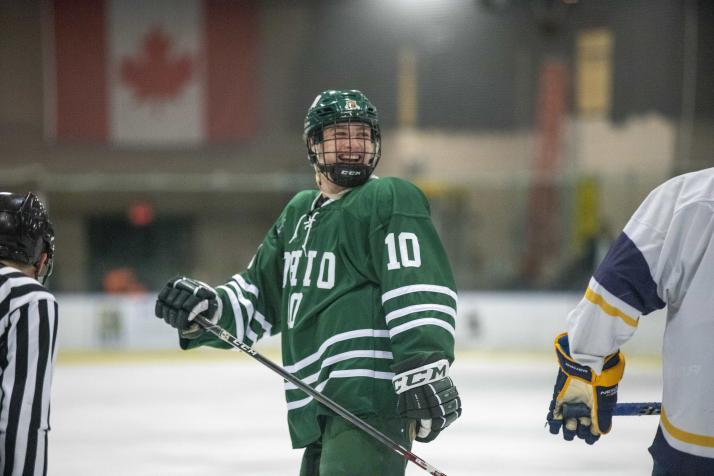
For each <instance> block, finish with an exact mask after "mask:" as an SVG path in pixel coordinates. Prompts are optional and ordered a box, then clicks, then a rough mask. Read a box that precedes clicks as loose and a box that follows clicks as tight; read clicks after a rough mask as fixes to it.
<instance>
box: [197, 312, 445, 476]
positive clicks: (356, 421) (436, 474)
mask: <svg viewBox="0 0 714 476" xmlns="http://www.w3.org/2000/svg"><path fill="white" fill-rule="evenodd" d="M194 321H195V322H197V323H198V324H199V325H200V326H201V327H203V328H204V329H205V330H207V331H208V332H210V333H211V334H213V335H214V336H216V337H218V338H219V339H220V340H222V341H223V342H225V343H227V344H229V345H230V346H231V347H234V348H236V349H238V350H240V351H243V352H245V353H246V354H248V355H250V356H251V357H253V358H254V359H255V360H257V361H258V362H260V363H261V364H263V365H265V366H266V367H268V368H270V370H272V371H273V372H275V373H277V374H279V375H280V376H281V377H282V378H284V379H285V380H287V381H288V382H290V383H291V384H293V385H295V386H296V387H297V388H299V389H300V390H302V391H303V392H305V393H307V394H308V395H310V396H311V397H312V398H314V399H315V400H317V401H318V402H320V403H322V404H323V405H325V406H326V407H327V408H329V409H330V410H332V411H333V412H335V413H337V414H338V415H340V416H341V417H342V418H344V419H345V420H347V421H348V422H350V423H352V424H353V425H354V426H356V427H357V428H359V429H360V430H362V431H364V432H365V433H367V434H369V435H370V436H371V437H372V438H374V439H376V440H377V441H379V442H380V443H382V444H383V445H384V446H387V447H389V448H391V449H392V451H394V452H395V453H397V454H398V455H400V456H402V457H403V458H405V459H406V460H408V461H411V462H412V463H414V464H415V465H417V466H419V467H420V468H422V469H424V470H426V471H427V472H429V474H431V475H432V476H446V474H444V473H442V472H441V471H439V470H438V469H436V468H435V467H433V466H432V465H430V464H429V463H427V462H426V461H424V460H423V459H421V458H420V457H418V456H417V455H415V454H414V453H412V452H411V451H409V450H408V449H406V448H404V447H403V446H402V445H400V444H399V443H397V442H396V441H394V440H392V439H391V438H390V437H388V436H387V435H385V434H384V433H382V432H380V431H379V430H377V429H376V428H374V427H373V426H372V425H370V424H369V423H367V422H365V421H364V420H362V419H361V418H359V417H358V416H356V415H354V414H353V413H351V412H350V411H348V410H347V409H346V408H344V407H342V406H341V405H340V404H339V403H337V402H335V401H333V400H331V399H330V398H328V397H326V396H325V395H323V394H322V393H320V392H318V391H317V390H315V389H314V388H312V387H311V386H309V385H307V384H305V383H303V382H302V380H300V379H298V378H297V377H295V376H293V375H292V374H290V373H289V372H288V371H287V370H285V369H284V368H282V367H280V366H279V365H277V364H276V363H275V362H273V361H272V360H270V359H266V358H265V357H263V356H262V355H260V354H259V353H258V352H256V350H255V349H253V348H252V347H250V346H248V345H246V344H244V343H242V342H241V341H239V340H238V339H236V338H235V337H234V336H233V335H231V333H230V332H228V331H227V330H225V329H223V328H222V327H221V326H218V325H216V324H213V323H212V322H211V321H209V320H208V319H206V318H205V317H203V316H201V315H198V316H196V318H195V319H194Z"/></svg>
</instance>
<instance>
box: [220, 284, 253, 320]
mask: <svg viewBox="0 0 714 476" xmlns="http://www.w3.org/2000/svg"><path fill="white" fill-rule="evenodd" d="M226 286H228V287H229V288H230V289H232V290H233V292H234V293H235V295H236V297H237V298H238V302H239V303H240V304H241V305H242V306H243V309H245V312H246V315H247V316H248V319H246V322H245V327H246V328H248V327H250V321H252V320H253V314H255V308H254V307H253V303H252V302H250V300H249V299H246V297H245V296H243V292H242V291H241V290H240V286H238V284H237V283H236V282H235V281H230V282H228V283H226Z"/></svg>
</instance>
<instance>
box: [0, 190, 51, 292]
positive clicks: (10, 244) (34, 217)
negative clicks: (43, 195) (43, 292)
mask: <svg viewBox="0 0 714 476" xmlns="http://www.w3.org/2000/svg"><path fill="white" fill-rule="evenodd" d="M6 197H7V198H8V200H2V201H1V202H0V259H2V258H5V259H8V260H12V261H17V262H20V263H24V264H29V265H33V266H36V265H37V263H38V261H39V260H40V258H41V256H42V253H47V262H46V268H45V269H46V272H45V273H44V275H42V276H38V279H40V281H41V282H42V283H44V282H45V280H46V279H47V278H48V277H49V276H50V275H51V274H52V268H53V264H54V251H55V244H54V239H55V233H54V227H53V226H52V222H50V220H49V217H48V214H47V211H46V210H45V207H44V205H43V204H42V201H40V199H39V198H37V196H36V195H35V194H34V193H32V192H28V193H27V195H25V196H24V198H21V197H22V196H21V195H15V194H8V195H6ZM20 200H22V202H20ZM18 203H20V205H19V206H17V204H18ZM38 272H39V270H38Z"/></svg>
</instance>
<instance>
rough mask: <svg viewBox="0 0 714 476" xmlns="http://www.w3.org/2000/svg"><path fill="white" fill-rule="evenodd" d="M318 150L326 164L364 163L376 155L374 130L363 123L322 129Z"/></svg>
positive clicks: (337, 125)
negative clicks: (373, 137)
mask: <svg viewBox="0 0 714 476" xmlns="http://www.w3.org/2000/svg"><path fill="white" fill-rule="evenodd" d="M316 152H317V153H318V155H319V156H320V159H321V161H324V163H325V164H328V165H329V164H335V163H338V162H339V163H344V164H363V163H366V162H369V161H370V160H371V159H372V157H373V156H374V152H375V146H374V142H372V130H371V128H370V126H369V125H367V124H363V123H353V124H335V125H333V126H328V127H325V129H324V130H323V131H322V142H321V143H320V144H318V145H317V147H316Z"/></svg>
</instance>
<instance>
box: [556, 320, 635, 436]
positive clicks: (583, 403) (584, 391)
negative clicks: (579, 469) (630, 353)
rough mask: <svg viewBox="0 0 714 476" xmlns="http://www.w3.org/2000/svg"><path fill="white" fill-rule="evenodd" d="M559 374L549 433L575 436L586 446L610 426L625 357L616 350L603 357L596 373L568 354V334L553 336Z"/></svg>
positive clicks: (607, 430)
mask: <svg viewBox="0 0 714 476" xmlns="http://www.w3.org/2000/svg"><path fill="white" fill-rule="evenodd" d="M555 353H556V355H557V357H558V365H559V366H560V368H559V369H558V377H557V379H556V381H555V388H554V389H553V399H552V400H551V402H550V408H549V411H548V416H547V425H548V426H549V427H550V432H551V433H553V434H554V435H557V434H558V433H559V432H560V430H561V428H562V430H563V438H565V439H566V440H568V441H570V440H572V439H573V438H575V437H576V436H577V437H578V438H581V439H583V440H585V442H586V443H587V444H589V445H592V444H593V443H595V442H596V441H597V440H598V439H599V438H600V435H601V434H606V433H608V432H609V431H610V428H611V427H612V412H613V410H614V409H615V405H616V404H617V385H618V383H619V382H620V380H621V379H622V375H623V373H624V372H625V356H624V355H623V354H622V352H620V351H617V352H615V353H613V354H611V355H608V356H607V357H605V365H604V366H603V369H602V372H601V373H600V374H599V375H598V374H596V373H595V372H594V371H593V370H592V369H591V368H590V367H588V366H586V365H582V364H579V363H577V362H576V361H574V360H573V359H572V357H570V348H569V344H568V334H567V333H563V334H560V335H559V336H558V337H556V338H555Z"/></svg>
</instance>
